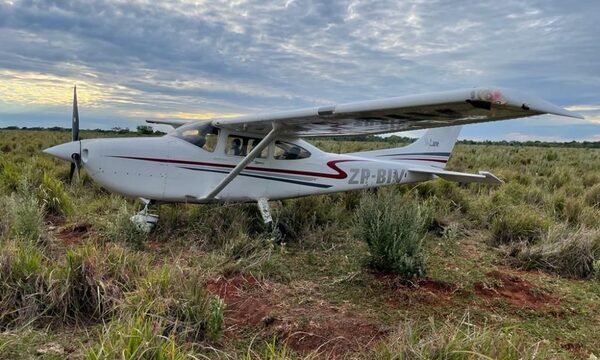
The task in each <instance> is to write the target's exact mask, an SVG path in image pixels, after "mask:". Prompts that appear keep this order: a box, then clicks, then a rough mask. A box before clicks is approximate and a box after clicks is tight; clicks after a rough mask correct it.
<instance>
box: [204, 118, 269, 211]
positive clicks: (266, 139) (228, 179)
mask: <svg viewBox="0 0 600 360" xmlns="http://www.w3.org/2000/svg"><path fill="white" fill-rule="evenodd" d="M276 135H277V127H276V126H275V124H273V129H272V130H271V131H270V132H269V133H268V134H267V136H265V137H264V138H263V139H262V140H261V141H260V142H259V143H258V145H256V146H255V147H254V149H252V151H250V152H249V153H248V155H246V157H244V158H243V159H242V161H240V162H239V163H238V164H237V165H236V166H235V167H234V168H233V169H232V170H231V172H230V173H229V174H227V176H225V178H224V179H223V180H221V182H220V183H218V184H217V186H215V188H214V189H212V191H211V192H210V193H208V195H206V199H207V200H210V199H214V198H215V197H216V196H217V195H218V194H219V193H220V192H221V191H222V190H223V189H224V188H225V186H227V185H228V184H229V183H230V182H231V181H232V180H233V179H235V177H236V176H238V175H239V173H241V172H242V170H244V168H245V167H246V165H248V164H249V163H250V162H251V161H252V160H254V159H255V158H256V157H257V156H258V154H260V153H261V151H263V150H264V148H266V147H267V146H269V144H270V143H271V141H273V139H274V138H275V136H276Z"/></svg>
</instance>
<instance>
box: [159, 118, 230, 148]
mask: <svg viewBox="0 0 600 360" xmlns="http://www.w3.org/2000/svg"><path fill="white" fill-rule="evenodd" d="M170 135H173V136H175V137H178V138H180V139H182V140H185V141H187V142H189V143H190V144H194V145H196V146H198V147H201V148H202V149H204V150H206V151H209V152H213V151H215V147H216V146H217V140H218V139H219V129H217V128H214V127H212V126H211V125H210V124H190V125H189V126H182V127H181V128H179V129H177V130H175V131H174V132H173V133H171V134H170Z"/></svg>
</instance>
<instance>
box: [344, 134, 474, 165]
mask: <svg viewBox="0 0 600 360" xmlns="http://www.w3.org/2000/svg"><path fill="white" fill-rule="evenodd" d="M461 129H462V126H452V127H444V128H433V129H429V130H427V131H426V132H425V134H423V136H421V137H420V138H419V139H418V140H417V141H415V142H414V143H412V144H410V145H407V146H404V147H400V148H393V149H384V150H374V151H364V152H359V153H352V154H351V155H356V156H362V157H370V158H378V159H381V160H390V161H402V162H409V163H411V164H414V165H427V166H433V167H436V168H442V169H443V168H444V167H445V166H446V163H447V162H448V159H449V158H450V154H451V153H452V149H453V148H454V144H456V141H457V140H458V135H459V134H460V130H461Z"/></svg>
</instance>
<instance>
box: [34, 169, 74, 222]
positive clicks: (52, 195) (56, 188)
mask: <svg viewBox="0 0 600 360" xmlns="http://www.w3.org/2000/svg"><path fill="white" fill-rule="evenodd" d="M38 198H39V199H40V202H41V203H42V205H43V206H44V209H45V210H46V211H47V212H49V213H52V214H56V215H63V216H65V215H69V214H71V213H72V212H73V203H72V201H71V199H70V197H69V195H68V194H67V192H66V191H65V190H64V188H63V184H62V182H60V181H58V180H56V179H53V178H52V177H50V176H49V175H48V174H47V173H44V175H43V177H42V183H41V184H40V186H39V190H38Z"/></svg>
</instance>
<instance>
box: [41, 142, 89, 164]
mask: <svg viewBox="0 0 600 360" xmlns="http://www.w3.org/2000/svg"><path fill="white" fill-rule="evenodd" d="M80 152H81V142H79V141H72V142H68V143H64V144H60V145H56V146H53V147H51V148H47V149H46V150H44V153H46V154H49V155H52V156H54V157H57V158H59V159H61V160H65V161H69V162H71V161H72V160H71V155H73V154H79V153H80Z"/></svg>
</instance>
